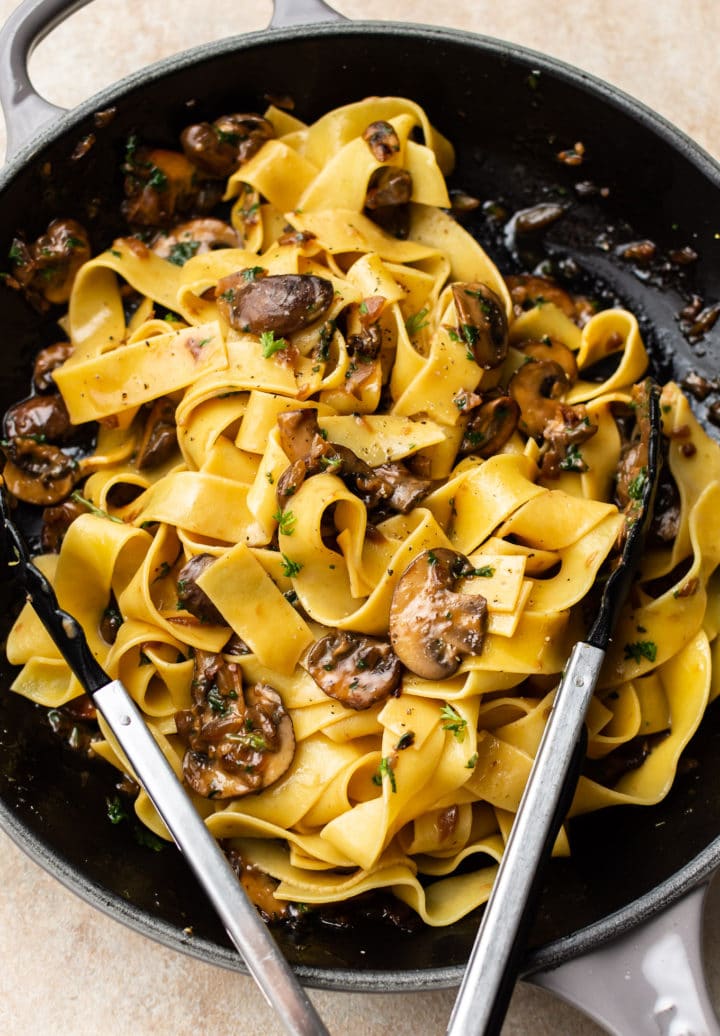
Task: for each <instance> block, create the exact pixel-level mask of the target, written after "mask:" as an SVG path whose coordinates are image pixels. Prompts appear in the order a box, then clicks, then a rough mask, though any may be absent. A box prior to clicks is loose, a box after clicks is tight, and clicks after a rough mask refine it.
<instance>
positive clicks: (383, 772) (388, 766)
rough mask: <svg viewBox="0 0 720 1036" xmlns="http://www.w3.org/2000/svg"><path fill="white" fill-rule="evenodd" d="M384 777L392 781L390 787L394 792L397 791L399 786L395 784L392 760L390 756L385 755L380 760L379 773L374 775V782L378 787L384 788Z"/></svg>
mask: <svg viewBox="0 0 720 1036" xmlns="http://www.w3.org/2000/svg"><path fill="white" fill-rule="evenodd" d="M383 777H387V779H388V780H389V781H390V787H391V788H392V790H393V791H397V784H396V782H395V771H394V770H393V764H392V759H391V758H390V756H387V755H384V756H383V757H382V759H381V760H380V765H379V766H378V769H377V773H375V774H373V778H372V782H373V784H377V785H378V787H382V782H383Z"/></svg>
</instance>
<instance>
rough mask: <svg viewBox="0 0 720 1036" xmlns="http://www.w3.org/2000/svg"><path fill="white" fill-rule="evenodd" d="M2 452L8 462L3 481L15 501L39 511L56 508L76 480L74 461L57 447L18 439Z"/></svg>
mask: <svg viewBox="0 0 720 1036" xmlns="http://www.w3.org/2000/svg"><path fill="white" fill-rule="evenodd" d="M2 448H3V452H4V453H5V456H6V457H7V458H8V462H7V464H6V465H5V468H4V470H3V479H4V480H5V484H6V486H7V488H8V490H9V491H10V492H11V493H12V495H13V496H15V497H17V498H18V500H24V501H25V502H26V503H28V504H40V505H41V506H42V507H47V506H50V505H51V504H58V503H60V501H61V500H64V499H65V497H66V496H67V495H68V494H69V493H70V490H71V489H72V488H73V486H74V485H75V482H76V481H77V480H78V477H79V472H78V464H77V461H76V460H74V458H72V457H69V456H68V455H67V453H63V451H62V450H61V449H60V448H59V447H58V446H53V445H52V444H50V443H39V442H37V441H36V440H35V439H23V438H17V439H10V440H9V441H7V442H6V443H5V444H4V445H3V447H2Z"/></svg>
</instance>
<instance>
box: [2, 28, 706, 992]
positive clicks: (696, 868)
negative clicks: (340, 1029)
mask: <svg viewBox="0 0 720 1036" xmlns="http://www.w3.org/2000/svg"><path fill="white" fill-rule="evenodd" d="M345 35H351V36H352V35H364V36H376V37H380V36H382V37H388V36H389V37H401V38H403V39H405V38H407V37H413V38H419V39H421V40H422V41H424V42H426V43H428V44H430V43H432V41H433V40H437V41H439V42H441V41H448V42H453V43H461V44H463V45H464V46H469V47H471V48H476V49H477V50H478V51H480V52H482V53H489V54H492V55H493V56H495V57H497V58H501V59H503V60H506V61H508V62H511V63H515V64H517V65H523V64H524V65H527V66H528V68H530V69H532V68H536V67H537V68H539V69H540V70H541V72H542V73H543V74H545V73H547V74H548V75H549V76H551V77H553V78H554V79H555V80H556V81H559V82H561V83H568V84H570V85H572V86H573V87H575V88H579V89H580V90H581V91H584V92H586V93H589V94H592V95H594V96H595V97H596V98H598V99H599V100H600V101H602V102H603V103H604V104H605V105H607V106H608V107H610V108H612V109H615V110H617V111H619V112H620V113H622V114H624V115H626V116H628V117H629V118H631V119H632V120H633V121H635V122H636V123H639V124H641V125H643V126H644V127H645V128H647V129H648V130H650V132H651V133H653V134H654V135H655V136H656V137H658V138H660V139H661V140H662V141H663V142H664V143H665V144H667V145H668V146H669V147H670V148H671V149H672V150H674V151H675V152H676V153H678V154H679V155H680V156H681V157H683V158H684V159H685V160H686V161H688V162H690V163H691V164H692V165H693V166H694V167H695V168H696V170H697V171H698V172H700V173H701V174H702V175H703V176H704V177H706V178H707V179H708V180H709V181H710V182H711V184H712V185H713V186H714V187H715V188H716V189H718V191H720V161H718V160H717V159H715V158H714V157H713V156H712V155H710V154H709V153H708V152H707V151H706V150H705V149H704V148H703V147H701V145H699V144H698V143H697V142H696V141H694V140H693V139H692V138H691V137H690V136H689V135H688V134H687V133H685V132H684V131H683V130H681V129H680V128H679V127H677V126H675V125H674V124H673V123H672V122H670V121H669V120H668V119H666V118H665V117H664V116H662V115H660V114H658V113H657V112H655V111H653V110H652V109H651V108H650V107H648V106H647V105H646V104H645V103H644V102H642V101H639V100H637V99H636V98H634V97H632V96H631V95H630V94H628V93H626V92H625V91H624V90H621V89H620V88H618V87H616V86H613V85H612V84H610V83H607V82H606V81H604V80H602V79H600V78H599V77H597V76H595V75H593V74H592V73H590V72H586V71H584V70H583V69H580V68H577V67H576V66H573V65H571V64H569V63H568V62H565V61H562V60H560V59H558V58H555V57H552V56H550V55H546V54H542V53H540V52H538V51H535V50H533V49H531V48H528V47H524V46H521V45H519V44H515V43H512V42H510V41H505V40H500V39H497V38H494V37H490V36H485V35H481V34H478V33H473V32H468V31H467V30H460V29H452V28H443V27H438V26H432V25H422V24H417V23H412V22H407V23H405V22H378V21H337V22H321V23H312V24H308V25H304V26H291V27H288V28H285V29H265V30H261V31H258V32H252V33H244V34H241V35H234V36H230V37H226V38H225V39H222V40H217V41H213V42H211V43H207V44H203V45H200V46H197V47H193V48H191V49H189V50H186V51H183V52H181V53H179V54H176V55H172V56H170V57H166V58H164V59H162V60H160V61H157V62H154V63H153V64H151V65H148V66H146V67H144V68H142V69H139V70H138V71H136V72H133V73H131V74H130V75H128V76H125V77H123V78H122V79H120V80H118V81H117V82H115V83H113V84H111V85H110V86H107V87H104V88H103V89H102V90H101V91H99V92H98V93H96V94H94V95H93V96H92V97H90V98H88V99H87V100H86V101H83V102H82V103H81V104H80V105H78V106H77V107H75V108H73V109H71V110H69V111H68V112H67V113H66V114H65V115H63V116H61V117H60V118H59V119H58V120H56V121H54V122H53V123H52V124H50V125H48V124H47V123H46V124H44V125H42V126H41V127H40V128H39V129H38V130H37V131H36V132H35V134H34V135H33V136H32V137H31V139H30V140H29V141H28V142H27V143H26V144H25V145H23V146H22V147H21V148H20V149H19V150H18V151H17V152H16V153H15V154H14V155H11V156H10V158H9V159H6V163H5V166H4V167H3V169H2V171H1V172H0V203H2V192H3V191H4V189H5V187H6V186H7V185H8V184H9V183H10V182H11V181H12V180H13V178H14V177H15V176H16V175H18V174H19V173H20V172H21V171H22V170H23V169H24V168H25V167H26V166H27V165H29V164H30V163H31V162H32V161H33V159H35V158H36V157H38V156H39V154H40V153H41V152H42V150H43V149H44V148H45V147H46V146H48V145H49V144H52V143H54V142H55V141H57V140H59V139H60V138H61V137H63V136H64V135H66V134H68V133H69V132H71V131H72V130H73V128H74V127H75V126H76V125H78V124H79V123H81V122H82V121H83V120H84V119H86V118H87V117H88V116H91V115H92V114H93V112H95V111H98V110H102V109H104V108H107V107H110V106H111V105H112V104H116V103H118V102H120V101H122V100H123V99H124V98H125V97H126V96H127V94H129V93H131V92H132V91H133V90H135V89H138V88H141V87H142V86H143V85H147V84H149V83H154V82H157V81H158V80H160V79H162V78H164V77H166V76H167V77H169V76H171V75H173V74H175V73H179V72H182V71H184V70H185V69H187V68H189V67H191V66H193V65H196V64H199V63H201V62H203V61H205V60H211V59H213V58H216V57H220V56H224V55H226V54H228V53H230V52H238V51H242V50H246V49H250V48H256V47H272V46H273V45H274V44H276V43H279V42H292V41H293V40H297V41H300V42H303V41H305V40H307V39H308V37H310V36H312V37H324V36H345ZM0 828H2V829H3V830H4V831H5V833H6V834H7V835H8V836H9V837H10V838H11V839H12V840H13V841H14V842H15V844H16V845H17V846H18V847H19V848H20V849H22V850H23V851H24V852H25V853H26V855H28V856H29V857H30V858H31V859H32V860H33V861H34V862H35V863H37V864H38V865H39V866H41V867H42V868H43V869H44V870H45V871H46V872H47V873H49V874H50V875H52V876H53V877H54V878H56V879H57V880H58V881H60V883H61V884H62V885H64V886H65V887H66V888H67V889H69V890H70V891H72V892H74V893H75V894H76V895H78V896H79V897H80V898H81V899H83V900H85V902H87V903H88V904H89V905H90V906H93V907H95V908H97V909H99V910H100V911H102V912H103V913H104V914H105V915H107V916H109V917H111V918H112V919H113V920H116V921H119V922H121V923H122V924H125V925H126V926H127V927H129V928H131V929H132V930H134V931H136V932H139V933H140V934H142V935H145V936H149V937H150V938H152V939H154V940H155V941H156V942H159V943H161V944H162V945H165V946H168V947H170V948H172V949H174V950H178V951H180V952H182V953H185V954H186V955H189V956H191V957H195V958H197V959H200V960H203V961H205V962H206V963H210V964H215V965H217V966H220V967H224V968H227V969H230V970H237V971H242V972H247V969H246V968H245V966H244V965H243V963H242V961H241V960H240V958H239V957H238V955H237V954H236V953H235V951H234V950H232V949H231V948H230V947H229V946H228V947H222V946H219V945H217V944H216V943H213V942H210V941H209V940H205V939H201V938H198V937H193V939H192V941H191V940H190V939H188V938H187V937H184V936H183V933H182V932H181V931H180V930H178V929H177V928H176V927H175V926H173V925H171V924H169V923H168V922H165V921H162V920H160V919H159V918H157V917H154V916H153V915H151V914H149V913H147V912H146V911H144V910H142V909H140V908H139V907H135V906H134V905H133V904H130V903H128V901H127V900H124V899H122V898H120V897H118V896H115V895H114V894H111V893H109V892H108V891H107V890H106V889H104V888H103V887H102V886H100V885H97V884H95V882H93V881H91V880H90V879H89V878H87V877H85V876H84V875H83V874H81V873H80V872H78V871H77V870H75V868H74V867H71V866H70V865H68V864H67V862H66V861H64V860H63V859H62V858H61V857H59V856H58V855H57V853H56V851H55V850H53V849H52V848H51V847H50V846H49V845H48V844H47V843H46V842H44V841H43V840H42V839H41V838H39V837H38V836H37V835H35V834H34V833H33V832H32V831H29V830H28V829H27V828H25V827H24V825H23V824H22V823H21V822H20V821H19V820H18V818H17V817H16V816H15V815H14V814H13V813H12V811H11V810H10V808H9V807H8V806H7V804H6V803H5V801H4V800H3V799H0ZM718 865H720V836H718V837H717V838H715V839H714V840H713V841H712V842H710V843H709V844H708V845H707V846H706V847H705V848H704V849H703V850H701V851H700V852H699V853H697V854H696V855H695V856H694V857H693V858H692V859H691V860H690V861H689V862H688V863H687V864H685V865H684V866H683V867H681V868H680V869H679V870H677V871H676V872H675V873H674V874H673V875H671V876H670V877H669V878H667V879H666V880H665V881H663V882H661V883H660V884H659V885H656V886H655V888H653V889H652V890H650V891H649V892H647V893H646V894H645V895H643V896H641V897H639V898H638V899H636V900H633V901H632V902H631V903H629V904H627V906H625V907H623V908H622V909H620V910H618V911H615V912H613V913H611V914H608V915H606V916H605V917H604V918H603V919H601V920H599V921H597V922H594V923H593V924H590V925H587V926H585V927H583V928H580V929H578V930H577V931H576V932H574V933H573V934H572V935H568V936H564V937H562V938H560V939H556V940H553V941H552V942H550V943H547V944H545V945H544V946H542V947H540V948H539V949H536V950H534V951H532V952H531V953H530V954H529V955H528V957H527V958H526V960H525V962H524V966H523V974H532V973H534V972H537V971H540V970H544V969H551V968H554V967H557V966H558V965H560V964H562V963H564V962H565V961H567V960H569V959H571V958H575V957H578V956H581V955H582V954H584V953H587V952H589V951H591V950H594V949H597V948H599V947H601V946H603V945H605V944H606V943H608V942H610V941H611V940H612V939H614V938H616V937H617V936H619V935H621V934H623V933H625V932H627V931H629V930H631V929H632V928H634V927H636V926H638V925H640V924H642V923H643V922H644V921H646V920H648V919H649V918H651V917H653V916H655V915H656V914H658V913H660V912H661V911H662V909H663V908H664V907H666V906H669V905H670V904H672V903H674V902H675V901H677V900H678V899H680V898H681V897H682V896H683V895H684V894H685V893H686V892H689V891H690V890H691V889H692V888H694V887H695V886H697V885H699V884H701V883H702V882H703V881H707V880H709V877H710V875H711V874H712V872H713V871H714V870H715V868H717V866H718ZM294 969H295V971H296V972H297V974H298V976H299V977H300V978H301V980H302V981H303V983H304V984H306V985H308V986H311V987H313V988H317V989H328V990H336V991H343V990H344V991H353V992H411V991H420V990H431V989H445V988H451V987H454V986H457V985H459V983H460V981H461V980H462V976H463V973H464V967H463V966H460V965H457V966H448V967H434V968H428V969H416V970H407V969H406V970H401V969H398V970H395V971H373V970H368V971H364V970H363V971H354V970H352V969H348V968H337V969H332V970H329V969H325V968H316V967H308V966H304V965H296V966H294Z"/></svg>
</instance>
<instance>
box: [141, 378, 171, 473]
mask: <svg viewBox="0 0 720 1036" xmlns="http://www.w3.org/2000/svg"><path fill="white" fill-rule="evenodd" d="M176 449H177V425H176V424H175V405H174V404H173V402H172V401H171V400H169V399H168V398H167V397H166V396H161V397H160V399H156V400H155V402H154V403H153V405H152V407H151V409H150V412H149V414H148V416H147V418H146V421H145V428H144V430H143V437H142V440H141V442H140V446H139V447H138V451H137V457H136V458H135V464H136V466H137V468H138V469H139V470H141V471H142V470H143V468H155V467H157V466H158V465H159V464H164V463H165V461H167V460H169V459H170V458H171V457H172V455H173V453H174V452H175V450H176Z"/></svg>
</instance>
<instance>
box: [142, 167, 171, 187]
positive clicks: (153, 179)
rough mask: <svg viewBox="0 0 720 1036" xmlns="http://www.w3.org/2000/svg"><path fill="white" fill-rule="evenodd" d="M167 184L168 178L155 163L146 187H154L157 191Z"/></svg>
mask: <svg viewBox="0 0 720 1036" xmlns="http://www.w3.org/2000/svg"><path fill="white" fill-rule="evenodd" d="M167 184H168V178H167V176H166V175H165V173H164V172H163V171H162V169H158V167H157V166H156V165H154V166H153V167H152V170H151V172H150V176H149V178H148V182H147V185H148V187H155V188H156V190H158V191H164V190H165V188H166V187H167Z"/></svg>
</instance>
